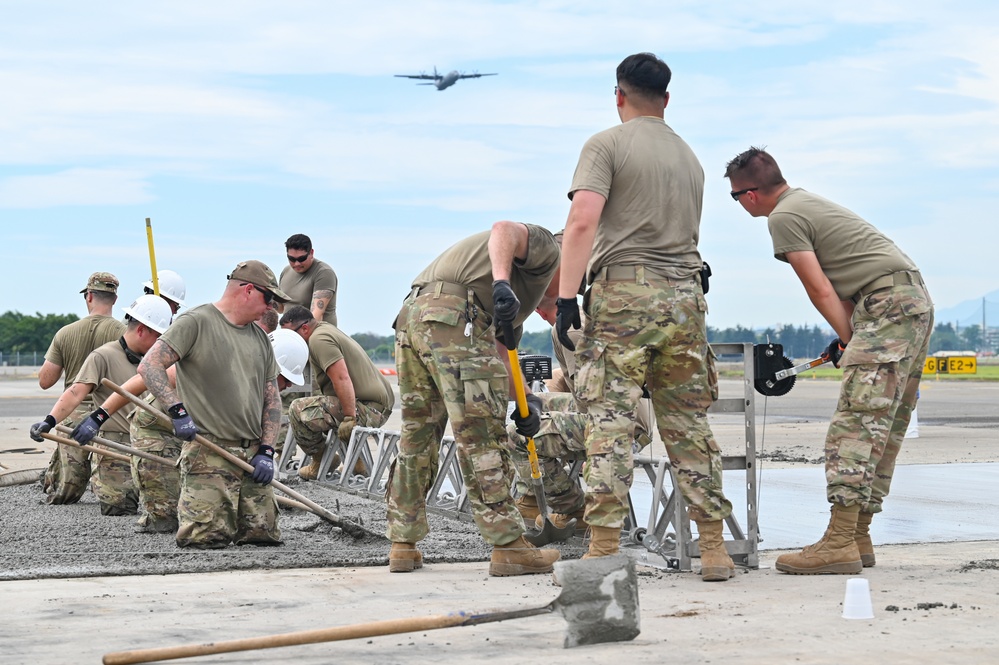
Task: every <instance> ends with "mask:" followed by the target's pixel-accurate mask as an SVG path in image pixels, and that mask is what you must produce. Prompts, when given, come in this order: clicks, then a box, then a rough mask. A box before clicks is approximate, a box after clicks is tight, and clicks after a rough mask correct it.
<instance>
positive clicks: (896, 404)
mask: <svg viewBox="0 0 999 665" xmlns="http://www.w3.org/2000/svg"><path fill="white" fill-rule="evenodd" d="M852 324H853V338H852V339H851V340H850V343H849V344H848V345H847V347H846V351H845V352H844V353H843V359H842V361H841V362H840V365H841V366H842V367H843V384H842V386H841V388H840V396H839V403H838V405H837V407H836V413H835V414H834V415H833V417H832V421H831V422H830V424H829V431H828V433H827V434H826V443H825V455H826V482H827V489H826V492H827V497H828V499H829V502H830V503H833V504H839V505H843V506H850V505H854V504H860V506H861V511H862V512H865V513H878V512H881V505H882V503H883V501H884V497H885V496H887V494H888V490H889V486H890V485H891V478H892V473H893V471H894V469H895V459H896V457H897V456H898V452H899V450H900V448H901V445H902V439H903V437H904V436H905V430H906V428H907V427H908V426H909V419H910V418H911V416H912V409H913V408H914V407H915V405H916V391H917V389H918V388H919V380H920V378H921V377H922V374H923V363H924V361H925V360H926V352H927V350H928V348H929V340H930V332H931V331H932V329H933V304H932V302H931V300H930V297H929V294H928V293H927V292H926V289H925V287H924V286H923V285H922V284H919V283H917V284H902V285H898V286H893V287H890V288H887V289H881V290H878V291H875V292H873V293H870V294H868V295H867V296H866V297H864V298H863V299H861V300H860V301H859V302H858V303H857V305H856V307H855V308H854V310H853V318H852Z"/></svg>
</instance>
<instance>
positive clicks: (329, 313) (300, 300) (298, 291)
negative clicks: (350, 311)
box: [278, 259, 337, 325]
mask: <svg viewBox="0 0 999 665" xmlns="http://www.w3.org/2000/svg"><path fill="white" fill-rule="evenodd" d="M278 286H280V287H281V290H282V291H284V292H285V293H287V294H288V297H289V298H291V303H292V304H295V305H301V306H302V307H305V308H307V309H310V310H311V309H312V294H314V293H315V292H316V291H332V292H333V295H332V296H330V304H329V305H327V306H326V312H325V313H324V314H323V321H326V322H327V323H332V324H333V325H336V287H337V279H336V273H335V272H333V268H331V267H329V265H328V264H326V263H323V262H322V261H320V260H319V259H313V261H312V266H311V267H310V268H309V269H308V270H306V271H305V272H303V273H297V272H295V271H294V270H292V269H291V266H285V267H284V270H282V271H281V279H280V280H279V281H278ZM285 306H286V307H287V305H285Z"/></svg>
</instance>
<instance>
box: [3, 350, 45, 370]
mask: <svg viewBox="0 0 999 665" xmlns="http://www.w3.org/2000/svg"><path fill="white" fill-rule="evenodd" d="M43 362H45V352H44V351H12V352H9V353H8V352H5V351H0V367H39V366H41V364H42V363H43Z"/></svg>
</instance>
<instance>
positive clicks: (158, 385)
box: [138, 340, 180, 406]
mask: <svg viewBox="0 0 999 665" xmlns="http://www.w3.org/2000/svg"><path fill="white" fill-rule="evenodd" d="M178 360H180V356H178V355H177V352H176V351H174V350H173V349H171V348H170V345H169V344H166V343H165V342H163V341H160V340H157V341H156V343H155V344H153V348H151V349H149V351H147V352H146V355H145V356H143V358H142V362H140V363H139V367H138V372H139V374H140V375H141V376H142V378H143V379H144V380H145V382H146V388H147V389H148V390H149V392H151V393H152V394H153V395H155V396H156V398H157V399H158V400H159V401H160V402H161V403H163V404H164V405H166V406H173V405H174V404H176V403H177V402H179V401H180V395H179V394H178V393H177V391H176V390H175V389H173V388H172V387H171V386H170V380H169V378H168V377H167V368H168V367H170V366H171V365H173V364H174V363H176V362H177V361H178Z"/></svg>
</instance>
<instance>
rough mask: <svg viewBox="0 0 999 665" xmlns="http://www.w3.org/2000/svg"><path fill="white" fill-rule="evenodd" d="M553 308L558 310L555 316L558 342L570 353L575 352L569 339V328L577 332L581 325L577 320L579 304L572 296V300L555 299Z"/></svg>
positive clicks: (573, 345)
mask: <svg viewBox="0 0 999 665" xmlns="http://www.w3.org/2000/svg"><path fill="white" fill-rule="evenodd" d="M555 307H557V308H558V313H557V314H556V315H555V332H556V333H557V334H558V341H560V342H562V346H564V347H565V348H567V349H569V350H570V351H575V350H576V345H575V344H573V343H572V340H571V339H569V326H572V327H573V328H574V329H576V330H579V327H580V325H582V324H581V323H580V320H579V304H578V303H577V302H576V298H575V296H573V297H572V298H559V299H557V300H556V301H555Z"/></svg>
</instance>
